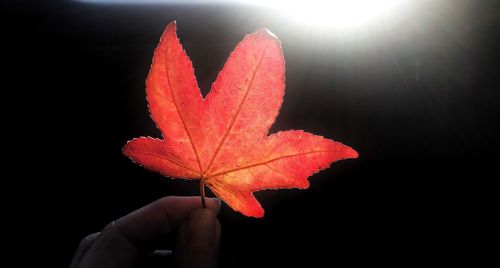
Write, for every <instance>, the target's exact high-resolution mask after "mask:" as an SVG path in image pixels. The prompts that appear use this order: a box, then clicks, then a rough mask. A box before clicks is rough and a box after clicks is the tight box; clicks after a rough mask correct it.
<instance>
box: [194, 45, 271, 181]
mask: <svg viewBox="0 0 500 268" xmlns="http://www.w3.org/2000/svg"><path fill="white" fill-rule="evenodd" d="M270 44H271V41H268V42H267V44H266V46H265V47H264V49H263V50H262V55H261V56H260V59H259V62H258V63H257V65H256V66H255V67H254V69H253V73H252V77H251V78H250V82H249V83H248V86H247V90H246V92H245V95H244V96H243V98H242V100H241V102H240V104H239V105H238V109H237V110H236V113H235V114H234V116H233V118H232V119H231V123H230V124H229V127H228V128H227V129H226V132H225V133H224V136H223V137H222V140H221V141H220V142H219V144H218V145H217V149H216V150H215V153H214V155H213V156H212V159H211V160H210V162H209V164H208V167H207V169H206V170H205V171H206V172H209V171H210V168H211V167H212V165H213V163H214V161H215V159H216V158H217V156H218V154H219V152H220V150H221V149H222V146H223V145H224V142H225V141H226V139H227V137H228V136H229V133H230V132H231V129H232V128H233V125H234V123H235V122H236V118H237V117H238V115H239V114H240V111H241V109H242V108H243V104H244V103H245V100H246V99H247V96H248V93H249V92H250V89H251V88H252V85H253V82H254V79H255V75H256V74H257V72H258V70H259V68H260V65H261V64H262V61H263V60H264V56H265V54H266V52H267V49H268V47H269V45H270ZM221 86H222V85H221ZM210 177H213V175H211V174H209V175H205V172H202V179H203V178H205V179H208V178H210Z"/></svg>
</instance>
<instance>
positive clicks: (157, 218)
mask: <svg viewBox="0 0 500 268" xmlns="http://www.w3.org/2000/svg"><path fill="white" fill-rule="evenodd" d="M200 207H201V201H200V197H196V196H191V197H180V196H169V197H165V198H162V199H159V200H158V201H156V202H153V203H151V204H149V205H147V206H145V207H143V208H141V209H139V210H136V211H134V212H132V213H130V214H128V215H127V216H125V217H123V218H121V219H119V220H117V221H116V222H115V225H114V227H116V228H118V229H119V230H120V232H122V233H123V235H124V236H125V237H127V239H128V240H130V241H131V242H132V243H133V244H134V245H137V246H138V247H144V246H148V244H150V245H149V246H154V245H151V243H149V242H155V240H157V238H164V237H166V236H167V235H168V234H169V233H170V232H171V230H172V228H175V227H178V226H179V225H180V223H181V222H182V221H183V220H184V219H185V218H186V217H187V216H188V215H189V213H191V211H193V210H195V209H198V208H200ZM207 207H208V208H209V209H210V210H212V211H213V212H215V213H216V214H218V213H219V209H220V199H215V198H208V199H207Z"/></svg>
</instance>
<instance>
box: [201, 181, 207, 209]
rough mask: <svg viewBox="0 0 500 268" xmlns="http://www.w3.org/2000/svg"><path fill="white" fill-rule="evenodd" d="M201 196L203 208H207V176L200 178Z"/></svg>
mask: <svg viewBox="0 0 500 268" xmlns="http://www.w3.org/2000/svg"><path fill="white" fill-rule="evenodd" d="M200 197H201V205H202V206H203V208H207V204H206V202H205V178H201V180H200Z"/></svg>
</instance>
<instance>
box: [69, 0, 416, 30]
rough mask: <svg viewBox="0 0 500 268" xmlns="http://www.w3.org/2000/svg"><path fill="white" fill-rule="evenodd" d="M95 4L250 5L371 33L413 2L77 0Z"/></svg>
mask: <svg viewBox="0 0 500 268" xmlns="http://www.w3.org/2000/svg"><path fill="white" fill-rule="evenodd" d="M76 1H78V2H84V3H94V4H143V5H144V4H190V5H196V4H202V5H203V4H204V5H206V4H246V5H257V6H263V7H270V8H272V9H274V10H275V11H276V12H277V13H279V14H283V15H285V16H284V18H281V19H283V20H284V21H290V22H292V21H293V22H294V23H300V24H302V25H303V26H310V28H311V29H318V30H325V29H327V30H336V31H340V32H344V31H347V32H353V31H356V30H358V29H363V30H368V29H370V28H374V26H376V25H378V24H381V23H383V22H384V21H386V20H390V19H391V18H392V17H394V16H396V15H399V14H401V13H402V11H403V8H402V7H403V6H405V4H408V2H410V0H76Z"/></svg>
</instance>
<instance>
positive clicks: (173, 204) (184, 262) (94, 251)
mask: <svg viewBox="0 0 500 268" xmlns="http://www.w3.org/2000/svg"><path fill="white" fill-rule="evenodd" d="M206 204H207V208H205V209H202V208H201V204H200V198H199V197H176V196H169V197H165V198H162V199H159V200H157V201H155V202H153V203H151V204H149V205H147V206H145V207H142V208H140V209H138V210H136V211H134V212H132V213H130V214H128V215H127V216H125V217H123V218H120V219H118V220H116V221H114V222H112V223H111V224H108V225H107V226H106V227H104V229H103V230H102V231H101V232H100V233H96V234H92V235H89V236H87V237H86V238H84V239H83V240H82V241H81V242H80V245H79V246H78V249H77V250H76V253H75V256H74V257H73V261H72V262H71V265H70V268H89V267H92V268H94V267H95V268H97V267H106V268H115V267H116V268H118V267H119V268H126V267H135V265H136V264H137V260H138V259H139V258H140V257H141V256H145V255H148V254H151V252H153V250H154V249H156V248H157V247H158V246H160V245H161V244H162V243H165V241H167V240H168V238H169V237H172V236H173V235H174V232H175V231H176V230H178V231H177V241H176V247H175V250H174V252H173V257H174V266H173V267H217V261H218V258H217V256H218V249H219V241H220V233H221V229H220V223H219V221H218V219H217V216H216V215H217V214H218V213H219V210H220V205H221V202H220V200H219V199H216V198H213V199H212V198H208V199H207V203H206ZM163 252H165V251H163Z"/></svg>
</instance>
